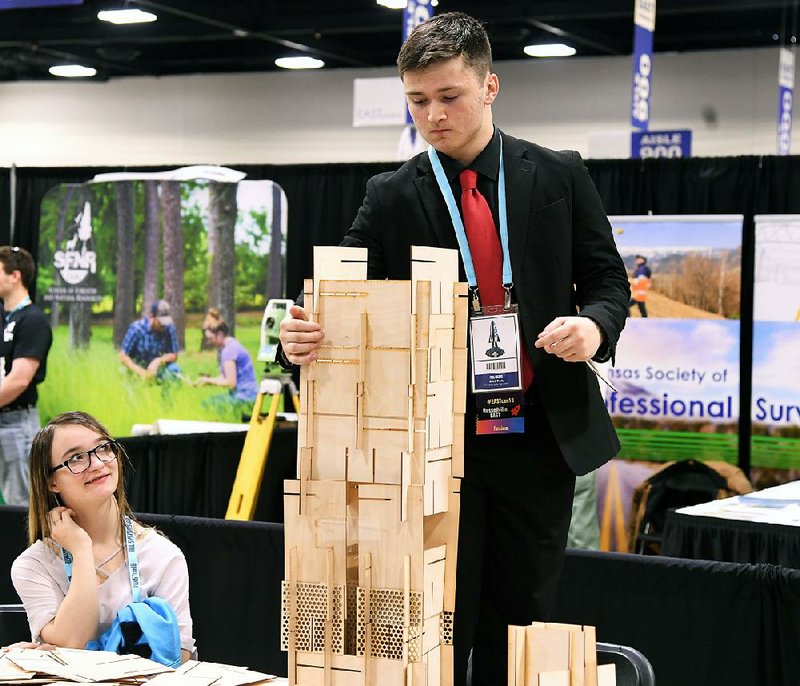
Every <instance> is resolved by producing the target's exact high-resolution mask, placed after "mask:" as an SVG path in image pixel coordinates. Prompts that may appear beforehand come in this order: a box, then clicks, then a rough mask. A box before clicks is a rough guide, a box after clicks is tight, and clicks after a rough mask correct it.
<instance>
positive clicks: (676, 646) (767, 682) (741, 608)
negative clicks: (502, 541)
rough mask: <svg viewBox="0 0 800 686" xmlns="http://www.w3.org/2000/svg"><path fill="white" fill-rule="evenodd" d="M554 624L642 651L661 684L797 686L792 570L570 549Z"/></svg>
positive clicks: (797, 608)
mask: <svg viewBox="0 0 800 686" xmlns="http://www.w3.org/2000/svg"><path fill="white" fill-rule="evenodd" d="M553 619H554V620H555V621H559V622H568V623H572V624H590V625H594V626H596V627H597V638H598V640H599V641H605V642H608V643H618V644H621V645H629V646H633V647H634V648H636V649H638V650H640V651H641V652H642V653H644V655H646V656H647V658H648V659H649V660H650V662H651V663H652V664H653V668H654V669H655V674H656V682H657V684H658V686H796V685H797V684H798V683H800V649H798V647H799V646H800V572H798V571H797V570H794V569H786V568H782V567H779V566H776V565H765V564H762V565H745V564H733V563H724V562H707V561H696V560H684V559H678V558H665V557H653V556H641V555H628V554H623V553H595V552H588V551H582V550H570V551H568V553H567V557H566V562H565V565H564V571H563V573H562V576H561V582H560V584H559V590H558V601H557V603H556V610H555V613H554V616H553Z"/></svg>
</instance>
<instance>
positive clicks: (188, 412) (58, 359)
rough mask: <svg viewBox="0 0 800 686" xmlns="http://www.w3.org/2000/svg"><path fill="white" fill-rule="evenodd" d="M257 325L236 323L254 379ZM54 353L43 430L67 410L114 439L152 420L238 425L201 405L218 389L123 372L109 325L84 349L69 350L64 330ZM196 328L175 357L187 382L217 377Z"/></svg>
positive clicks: (96, 328)
mask: <svg viewBox="0 0 800 686" xmlns="http://www.w3.org/2000/svg"><path fill="white" fill-rule="evenodd" d="M259 325H260V319H256V318H255V317H253V318H244V317H243V318H241V319H240V318H239V317H237V328H236V338H237V340H238V341H239V342H240V343H241V344H242V345H243V346H244V347H245V348H246V349H247V350H248V352H249V353H250V355H251V356H252V357H253V360H254V366H255V371H256V378H257V379H260V378H261V376H262V371H263V365H262V364H260V363H257V362H255V357H256V354H257V352H258V346H259V336H260V329H259ZM53 334H54V338H53V347H52V348H51V350H50V355H49V356H48V359H47V378H46V379H45V381H44V382H43V383H42V384H40V386H39V412H40V415H41V420H42V424H44V423H46V422H47V421H48V420H50V419H51V418H52V417H54V416H55V415H57V414H59V413H60V412H65V411H67V410H82V411H84V412H89V413H91V414H93V415H94V416H96V417H97V418H98V419H100V421H102V422H103V424H105V425H106V427H107V428H108V430H109V431H110V433H111V434H112V435H113V436H129V435H130V432H131V427H132V426H133V425H134V424H152V423H153V421H155V420H156V419H164V418H168V419H183V420H206V421H224V422H240V421H241V414H240V413H238V412H235V411H233V410H229V411H227V412H225V413H220V412H218V411H216V410H215V409H210V408H203V407H201V403H202V402H203V400H205V399H206V398H209V397H211V396H214V395H218V394H220V393H224V392H225V389H224V388H222V387H220V386H202V387H196V386H191V385H189V384H186V383H182V382H174V383H168V384H156V383H154V382H152V381H144V380H142V379H140V378H139V377H138V376H135V375H133V374H131V373H130V372H128V370H127V369H125V368H124V367H123V366H122V363H121V362H120V360H119V351H118V350H117V349H115V348H114V346H113V344H112V342H111V340H112V327H111V325H110V324H108V325H105V324H100V325H98V324H93V325H92V338H91V342H90V344H89V347H88V348H87V349H86V350H82V351H73V350H70V348H69V327H68V326H66V325H63V326H59V327H57V328H56V330H55V331H54V332H53ZM201 335H202V334H201V332H200V329H199V326H195V327H187V329H186V349H185V350H184V351H181V352H180V353H179V355H178V364H179V365H180V367H181V371H182V373H183V374H184V375H185V376H187V377H189V378H190V379H196V378H197V377H198V376H201V375H207V376H217V375H218V374H219V367H218V363H217V351H216V350H205V351H202V352H201V351H200V337H201Z"/></svg>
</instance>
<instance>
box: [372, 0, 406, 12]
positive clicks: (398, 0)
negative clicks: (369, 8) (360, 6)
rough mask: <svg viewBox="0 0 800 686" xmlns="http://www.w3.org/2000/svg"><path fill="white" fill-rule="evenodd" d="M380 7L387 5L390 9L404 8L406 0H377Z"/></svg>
mask: <svg viewBox="0 0 800 686" xmlns="http://www.w3.org/2000/svg"><path fill="white" fill-rule="evenodd" d="M377 2H378V4H379V5H380V6H381V7H388V8H389V9H390V10H404V9H405V8H406V0H377Z"/></svg>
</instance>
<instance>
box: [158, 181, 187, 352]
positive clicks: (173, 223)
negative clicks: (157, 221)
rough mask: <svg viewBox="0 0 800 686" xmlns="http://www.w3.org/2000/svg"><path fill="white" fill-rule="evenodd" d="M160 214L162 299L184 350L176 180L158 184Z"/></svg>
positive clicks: (183, 312)
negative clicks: (162, 256)
mask: <svg viewBox="0 0 800 686" xmlns="http://www.w3.org/2000/svg"><path fill="white" fill-rule="evenodd" d="M161 212H162V215H163V219H164V235H163V239H164V300H166V301H167V302H168V303H169V305H170V308H171V313H172V320H173V321H174V322H175V333H176V334H177V335H178V346H179V347H180V349H181V350H183V349H184V348H185V347H186V345H185V344H186V313H185V311H184V306H183V220H182V219H181V185H180V183H179V182H177V181H165V182H163V183H162V184H161Z"/></svg>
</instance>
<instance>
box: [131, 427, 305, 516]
mask: <svg viewBox="0 0 800 686" xmlns="http://www.w3.org/2000/svg"><path fill="white" fill-rule="evenodd" d="M244 439H245V433H244V432H237V433H210V434H176V435H165V436H137V437H132V438H121V439H119V441H120V443H122V445H124V446H125V450H126V452H127V453H128V456H129V457H130V461H131V467H132V469H129V470H128V474H127V476H126V482H127V494H128V499H129V500H130V502H131V508H132V509H133V510H135V511H137V512H153V513H159V514H178V515H190V516H195V517H224V516H225V512H226V510H227V509H228V500H229V499H230V496H231V490H232V488H233V482H234V479H235V478H236V469H237V467H238V466H239V458H240V456H241V453H242V446H243V445H244ZM296 455H297V429H296V427H295V426H292V425H288V426H286V427H280V428H276V429H275V431H274V432H273V437H272V445H271V446H270V449H269V455H268V457H267V464H266V467H265V469H264V479H263V481H262V484H261V494H260V497H259V499H258V503H257V505H256V512H255V516H254V517H253V519H255V520H259V521H266V522H282V521H283V481H284V479H294V478H296V474H297V467H296V464H297V459H296Z"/></svg>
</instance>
